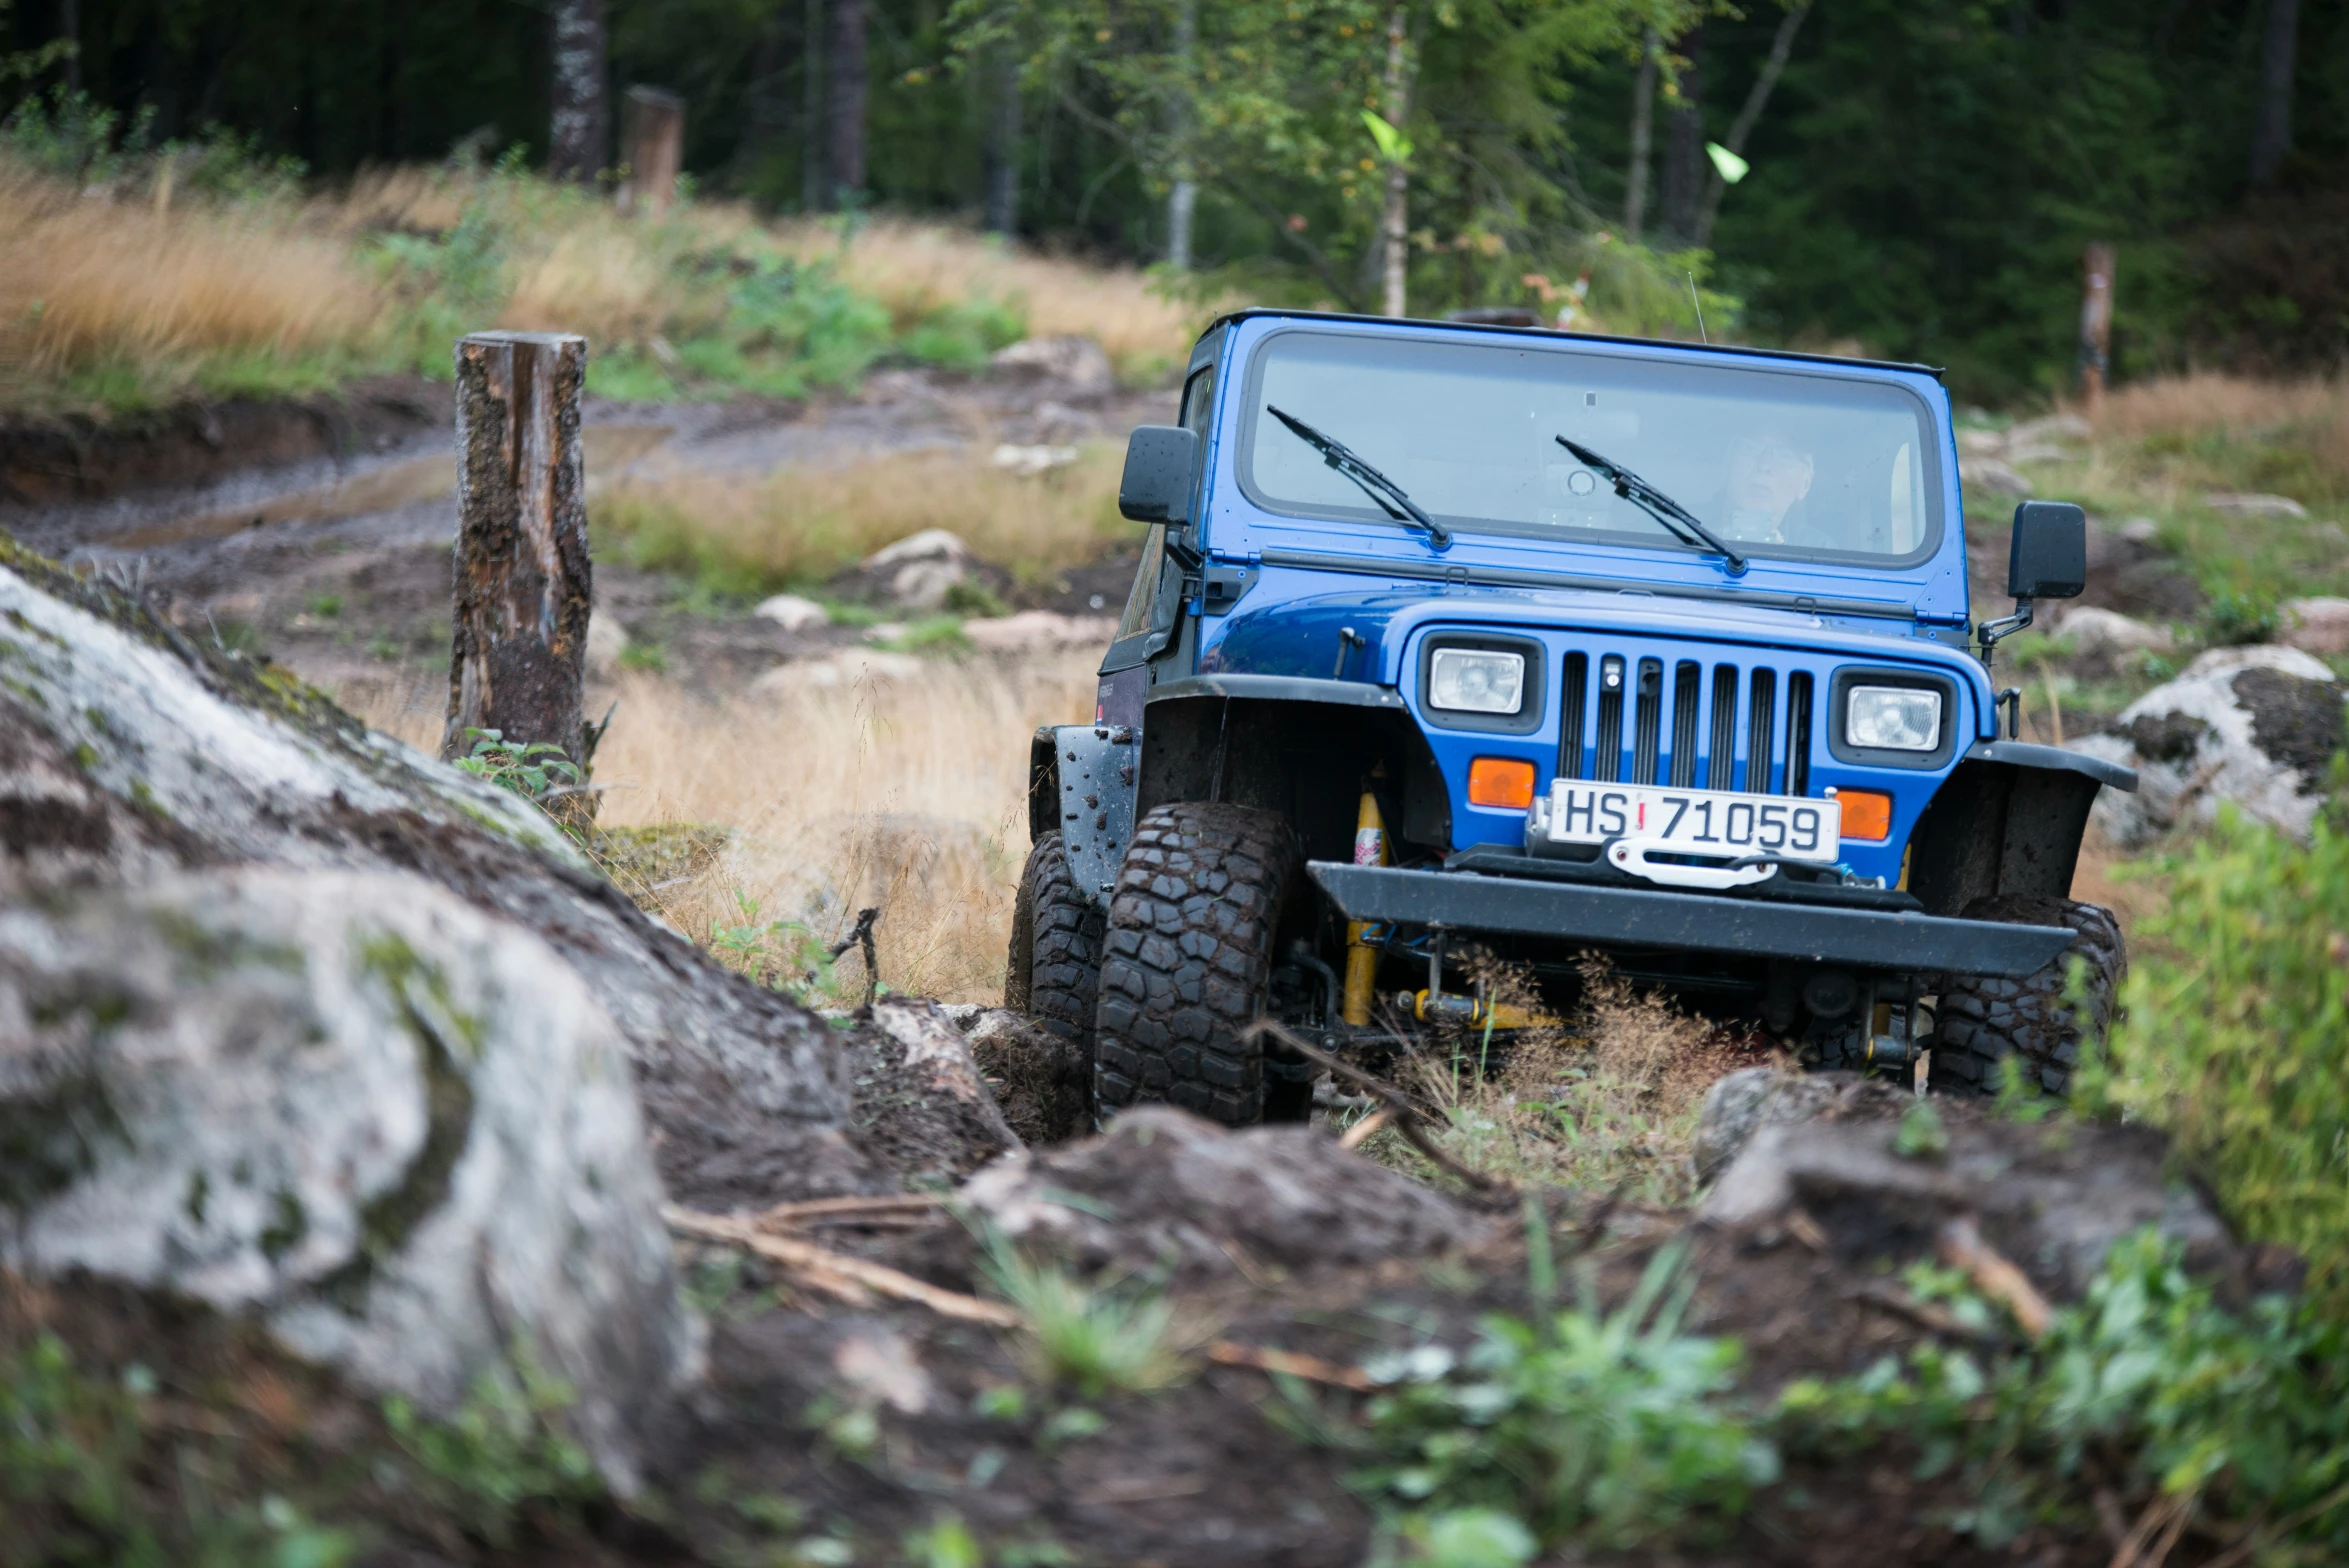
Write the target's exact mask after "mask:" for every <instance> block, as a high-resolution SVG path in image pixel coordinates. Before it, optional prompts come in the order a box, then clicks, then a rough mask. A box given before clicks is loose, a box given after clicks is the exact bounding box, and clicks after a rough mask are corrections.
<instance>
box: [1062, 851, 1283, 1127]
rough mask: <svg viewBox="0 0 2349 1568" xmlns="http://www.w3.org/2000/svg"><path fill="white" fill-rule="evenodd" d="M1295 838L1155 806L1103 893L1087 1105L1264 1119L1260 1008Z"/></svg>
mask: <svg viewBox="0 0 2349 1568" xmlns="http://www.w3.org/2000/svg"><path fill="white" fill-rule="evenodd" d="M1300 860H1301V857H1300V855H1299V852H1298V848H1297V840H1296V835H1295V834H1294V833H1292V832H1291V831H1290V829H1289V825H1288V823H1287V821H1286V820H1284V819H1283V818H1282V817H1281V816H1279V815H1278V814H1277V813H1274V812H1270V811H1261V810H1258V809H1256V808H1254V807H1249V806H1229V805H1221V804H1215V805H1199V804H1193V805H1179V806H1159V807H1155V808H1153V809H1152V810H1151V812H1150V813H1149V815H1147V816H1145V817H1144V818H1143V819H1142V822H1141V825H1140V826H1139V827H1137V828H1136V829H1135V830H1134V838H1133V842H1132V843H1131V844H1130V845H1129V846H1128V847H1127V849H1126V858H1125V863H1124V864H1123V865H1122V866H1120V867H1119V868H1118V874H1117V886H1116V889H1115V891H1114V892H1113V893H1112V895H1111V897H1110V903H1109V928H1108V932H1107V935H1106V937H1105V938H1104V945H1105V948H1106V951H1105V953H1104V955H1103V958H1102V963H1101V1003H1100V1010H1099V1013H1098V1015H1097V1019H1098V1027H1097V1029H1096V1031H1095V1039H1096V1054H1095V1056H1094V1070H1093V1098H1094V1103H1095V1105H1096V1106H1097V1107H1098V1108H1099V1110H1100V1113H1101V1114H1102V1115H1104V1116H1107V1115H1110V1114H1112V1113H1114V1112H1116V1111H1117V1110H1120V1109H1122V1108H1123V1107H1125V1106H1128V1105H1133V1104H1136V1103H1138V1102H1140V1101H1144V1100H1168V1101H1171V1102H1173V1103H1174V1104H1176V1105H1179V1106H1181V1107H1182V1108H1183V1109H1185V1110H1187V1111H1195V1112H1197V1113H1198V1114H1199V1115H1201V1116H1205V1117H1208V1118H1210V1119H1211V1120H1214V1121H1218V1122H1221V1123H1223V1125H1225V1126H1226V1127H1247V1126H1253V1125H1254V1124H1255V1123H1257V1122H1260V1121H1262V1120H1263V1119H1264V1100H1265V1092H1264V1091H1265V1073H1264V1048H1263V1042H1262V1041H1260V1040H1250V1039H1248V1038H1247V1037H1246V1035H1245V1033H1244V1031H1245V1030H1246V1029H1247V1026H1248V1025H1249V1024H1250V1023H1251V1022H1253V1021H1254V1020H1255V1019H1256V1017H1257V1016H1258V1015H1259V1014H1260V1013H1261V1012H1262V1011H1263V1010H1264V1000H1265V993H1266V983H1267V981H1268V980H1269V978H1270V976H1271V973H1272V959H1273V952H1274V946H1273V944H1274V940H1275V938H1276V935H1277V933H1278V932H1279V929H1280V921H1281V915H1282V913H1283V911H1284V909H1285V908H1286V906H1287V903H1288V899H1289V894H1290V891H1291V889H1292V888H1293V887H1294V886H1295V884H1296V880H1297V871H1298V867H1299V864H1300Z"/></svg>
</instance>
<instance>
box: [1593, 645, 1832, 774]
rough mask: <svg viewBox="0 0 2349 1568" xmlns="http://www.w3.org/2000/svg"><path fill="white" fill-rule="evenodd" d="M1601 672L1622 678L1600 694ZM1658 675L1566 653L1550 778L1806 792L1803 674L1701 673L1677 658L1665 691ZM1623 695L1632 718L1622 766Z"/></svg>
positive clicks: (1756, 669)
mask: <svg viewBox="0 0 2349 1568" xmlns="http://www.w3.org/2000/svg"><path fill="white" fill-rule="evenodd" d="M1603 665H1612V666H1614V667H1615V668H1617V669H1619V670H1620V671H1621V672H1622V676H1623V678H1622V679H1619V680H1618V681H1617V682H1616V683H1615V684H1614V685H1613V686H1609V685H1607V684H1606V683H1605V682H1604V681H1602V680H1601V679H1600V678H1599V671H1600V669H1601V667H1602V666H1603ZM1666 676H1667V671H1666V666H1665V662H1664V660H1662V659H1660V658H1654V657H1632V656H1628V655H1618V656H1609V655H1606V654H1599V655H1596V656H1594V655H1592V654H1589V653H1584V652H1580V651H1577V652H1573V653H1569V654H1567V655H1566V664H1565V669H1564V671H1563V672H1562V677H1561V679H1560V681H1559V692H1560V703H1559V712H1558V720H1559V733H1560V735H1561V736H1562V737H1563V741H1562V744H1561V745H1560V747H1559V756H1558V776H1559V777H1560V778H1569V779H1579V778H1589V779H1592V780H1594V781H1599V782H1607V783H1622V784H1666V785H1670V786H1673V787H1676V788H1680V789H1744V790H1748V791H1750V792H1752V793H1755V794H1770V793H1783V794H1788V795H1805V794H1808V793H1810V787H1811V703H1812V698H1813V692H1814V686H1813V681H1812V678H1811V673H1810V671H1808V670H1794V671H1791V672H1788V673H1786V674H1785V675H1784V676H1783V678H1782V677H1781V674H1780V672H1779V671H1777V670H1775V669H1772V668H1770V667H1769V666H1767V665H1756V666H1753V667H1751V668H1745V667H1741V666H1739V665H1735V664H1715V665H1712V666H1710V667H1708V666H1706V665H1704V664H1702V663H1700V662H1698V661H1697V660H1695V659H1681V660H1677V661H1675V662H1674V663H1673V664H1672V666H1671V668H1670V671H1669V676H1670V678H1669V681H1668V682H1667V679H1666ZM1667 685H1669V692H1667V689H1666V688H1667ZM1626 687H1628V688H1630V690H1629V706H1630V718H1631V723H1630V726H1629V728H1630V731H1631V733H1630V754H1629V757H1628V758H1626V756H1625V748H1624V742H1625V736H1624V729H1625V724H1624V709H1625V697H1626V692H1625V688H1626ZM1667 710H1668V711H1669V717H1670V720H1671V729H1670V732H1669V733H1670V737H1671V739H1670V744H1669V746H1668V747H1667V745H1666V744H1665V735H1666V730H1665V719H1666V717H1667ZM1741 729H1742V731H1743V734H1744V738H1745V745H1744V747H1743V750H1744V753H1745V757H1744V760H1745V762H1746V764H1747V765H1746V767H1745V768H1744V769H1743V770H1740V768H1739V766H1738V764H1739V761H1740V758H1739V756H1738V752H1739V749H1740V748H1739V746H1738V737H1739V733H1740V731H1741ZM1627 764H1628V765H1627Z"/></svg>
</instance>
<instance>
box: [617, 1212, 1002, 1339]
mask: <svg viewBox="0 0 2349 1568" xmlns="http://www.w3.org/2000/svg"><path fill="white" fill-rule="evenodd" d="M661 1218H662V1219H664V1220H666V1221H667V1222H668V1225H669V1229H671V1230H672V1231H675V1232H676V1233H677V1234H678V1235H680V1236H690V1237H692V1238H693V1239H694V1240H696V1241H715V1242H721V1243H723V1244H725V1245H727V1246H730V1247H740V1248H742V1249H744V1250H745V1251H748V1252H753V1253H756V1254H757V1255H758V1256H760V1257H762V1258H765V1259H767V1260H768V1261H769V1262H771V1263H780V1264H781V1265H783V1266H784V1267H785V1268H787V1269H790V1270H791V1271H792V1272H793V1273H795V1274H798V1275H801V1276H802V1277H804V1278H806V1279H807V1281H808V1283H810V1284H812V1285H814V1286H816V1287H817V1288H818V1289H822V1290H832V1291H833V1293H834V1294H838V1293H839V1292H838V1291H837V1290H836V1289H835V1288H834V1287H835V1284H836V1283H838V1282H846V1283H848V1284H853V1285H859V1286H862V1287H863V1288H865V1289H866V1290H870V1291H872V1292H873V1293H874V1294H876V1295H881V1296H888V1297H891V1298H892V1299H894V1300H898V1301H910V1302H913V1303H915V1304H916V1305H919V1306H924V1307H928V1308H929V1309H930V1310H931V1311H932V1312H935V1313H937V1314H938V1315H939V1316H940V1317H947V1318H960V1319H961V1320H962V1321H964V1322H966V1323H985V1324H988V1325H990V1326H992V1327H995V1328H1017V1327H1019V1325H1020V1322H1021V1318H1020V1315H1019V1314H1018V1313H1017V1312H1014V1311H1013V1310H1012V1309H1011V1308H1009V1307H1007V1306H1005V1305H1003V1304H1002V1303H1001V1302H998V1301H981V1300H980V1299H979V1298H978V1297H976V1296H966V1295H963V1294H961V1293H960V1292H959V1291H952V1290H940V1289H939V1288H938V1287H937V1286H935V1285H931V1284H928V1283H925V1282H924V1281H922V1280H918V1279H915V1278H914V1277H913V1276H912V1275H911V1274H905V1273H900V1272H899V1271H898V1270H896V1269H893V1268H889V1267H887V1266H885V1265H883V1264H879V1263H868V1262H866V1261H865V1260H864V1259H863V1258H852V1257H850V1256H849V1255H848V1254H847V1253H845V1252H834V1251H832V1250H830V1249H829V1248H826V1247H819V1246H816V1245H814V1244H813V1243H812V1242H805V1241H796V1240H794V1239H792V1238H791V1237H788V1236H776V1235H770V1234H769V1233H767V1232H766V1231H762V1230H760V1229H759V1228H758V1224H757V1222H756V1221H754V1220H744V1219H734V1218H731V1217H729V1216H726V1215H722V1214H704V1213H702V1212H700V1211H699V1210H697V1209H684V1208H679V1207H678V1206H677V1205H676V1204H673V1203H671V1204H664V1205H663V1206H662V1208H661Z"/></svg>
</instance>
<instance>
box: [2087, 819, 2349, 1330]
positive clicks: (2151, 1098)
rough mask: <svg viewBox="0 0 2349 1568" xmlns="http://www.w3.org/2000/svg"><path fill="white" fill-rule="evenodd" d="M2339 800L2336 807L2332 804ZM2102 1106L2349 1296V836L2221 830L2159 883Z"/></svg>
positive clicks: (2090, 1089)
mask: <svg viewBox="0 0 2349 1568" xmlns="http://www.w3.org/2000/svg"><path fill="white" fill-rule="evenodd" d="M2338 798H2339V797H2338V796H2336V799H2338ZM2162 869H2163V873H2164V875H2165V877H2166V882H2167V896H2166V897H2165V898H2163V899H2162V900H2160V901H2159V902H2158V904H2156V905H2154V906H2153V907H2152V908H2150V909H2149V910H2148V912H2147V913H2146V915H2145V916H2144V917H2143V919H2142V920H2141V921H2140V922H2139V924H2138V926H2137V929H2136V935H2135V941H2134V946H2135V948H2136V953H2135V955H2134V963H2133V965H2132V968H2131V972H2130V975H2129V979H2128V982H2127V984H2126V985H2125V986H2124V988H2123V990H2122V993H2121V999H2122V1006H2123V1008H2124V1009H2125V1014H2124V1017H2123V1019H2122V1021H2121V1023H2120V1024H2119V1025H2118V1026H2117V1027H2116V1028H2115V1029H2114V1031H2113V1037H2112V1040H2111V1043H2110V1049H2109V1051H2108V1053H2107V1056H2108V1060H2107V1061H2106V1062H2104V1063H2102V1064H2100V1065H2098V1066H2097V1068H2096V1069H2095V1070H2094V1071H2093V1072H2091V1073H2090V1074H2087V1075H2084V1078H2085V1081H2084V1082H2083V1084H2082V1085H2081V1092H2084V1093H2085V1094H2086V1095H2087V1096H2088V1098H2089V1101H2090V1103H2101V1104H2109V1105H2111V1106H2113V1107H2114V1108H2117V1109H2120V1110H2124V1111H2127V1112H2129V1113H2130V1114H2132V1115H2135V1116H2139V1117H2141V1118H2143V1119H2145V1120H2148V1121H2151V1122H2154V1123H2156V1124H2158V1125H2161V1126H2164V1127H2166V1128H2167V1129H2168V1130H2169V1131H2170V1133H2171V1134H2172V1136H2174V1137H2175V1138H2177V1140H2178V1141H2179V1143H2180V1144H2181V1145H2182V1147H2183V1148H2184V1150H2185V1151H2186V1153H2187V1154H2189V1155H2190V1156H2191V1157H2193V1158H2194V1159H2196V1160H2197V1161H2199V1162H2200V1163H2201V1164H2202V1166H2203V1168H2204V1169H2206V1170H2207V1171H2208V1172H2209V1173H2210V1174H2211V1176H2212V1177H2213V1178H2214V1180H2215V1184H2216V1186H2217V1189H2218V1194H2219V1197H2220V1199H2221V1201H2222V1203H2223V1204H2224V1206H2225V1208H2226V1210H2227V1212H2228V1214H2229V1215H2230V1216H2231V1217H2232V1218H2233V1219H2234V1220H2235V1221H2236V1222H2237V1223H2238V1224H2239V1225H2241V1226H2242V1227H2243V1229H2244V1231H2245V1232H2246V1233H2247V1234H2249V1235H2250V1236H2252V1237H2253V1238H2255V1239H2259V1240H2266V1241H2276V1242H2282V1243H2284V1244H2286V1245H2289V1246H2291V1247H2295V1248H2297V1249H2299V1251H2300V1252H2301V1253H2302V1254H2303V1255H2304V1256H2305V1257H2306V1258H2307V1259H2308V1262H2309V1266H2310V1272H2311V1276H2312V1278H2311V1284H2312V1287H2313V1288H2315V1289H2316V1290H2318V1291H2319V1292H2320V1293H2322V1294H2324V1295H2326V1296H2327V1297H2329V1298H2330V1299H2332V1300H2334V1301H2335V1302H2338V1301H2340V1300H2341V1299H2342V1293H2343V1291H2344V1290H2345V1289H2349V1181H2345V1180H2344V1178H2343V1174H2342V1150H2343V1147H2344V1144H2345V1143H2349V935H2345V934H2344V933H2349V833H2345V832H2344V831H2343V830H2342V828H2341V826H2340V825H2339V824H2338V823H2337V822H2333V821H2328V820H2325V819H2323V818H2320V819H2319V821H2318V822H2317V824H2316V829H2315V833H2314V836H2313V838H2312V839H2311V841H2310V842H2309V843H2308V845H2306V846H2305V847H2303V846H2301V845H2299V844H2297V843H2295V842H2293V841H2292V839H2291V838H2290V837H2289V836H2287V835H2285V834H2283V833H2279V832H2277V831H2275V830H2273V829H2270V828H2266V827H2262V826H2256V825H2253V824H2249V823H2245V822H2242V821H2239V820H2237V819H2236V818H2235V817H2234V816H2233V814H2232V813H2231V812H2230V813H2227V814H2225V815H2223V816H2222V819H2221V821H2220V824H2219V827H2218V829H2217V831H2216V832H2215V833H2213V834H2212V835H2211V836H2210V837H2208V838H2207V839H2204V840H2203V841H2201V842H2199V843H2197V844H2195V845H2194V846H2193V847H2192V848H2191V849H2190V850H2189V851H2187V852H2186V853H2185V854H2184V855H2183V856H2181V857H2179V858H2178V859H2176V860H2174V861H2171V862H2170V863H2168V864H2167V865H2166V866H2165V867H2163V868H2162Z"/></svg>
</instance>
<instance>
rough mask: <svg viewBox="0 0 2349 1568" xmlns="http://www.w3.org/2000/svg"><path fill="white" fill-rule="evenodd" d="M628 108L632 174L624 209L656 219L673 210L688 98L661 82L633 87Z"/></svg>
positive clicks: (624, 187) (626, 136) (625, 191)
mask: <svg viewBox="0 0 2349 1568" xmlns="http://www.w3.org/2000/svg"><path fill="white" fill-rule="evenodd" d="M624 112H625V117H626V118H625V124H626V129H625V131H624V132H623V139H624V141H625V142H626V144H627V154H626V157H625V159H624V160H623V161H624V162H626V164H627V165H628V179H627V181H626V182H625V183H624V184H622V185H621V187H620V210H621V211H622V212H636V211H639V210H641V211H642V212H643V213H644V214H645V216H647V217H651V218H657V217H659V216H660V215H661V214H662V213H664V212H666V211H668V210H669V203H670V201H671V200H672V199H674V198H675V196H676V194H677V176H678V174H679V173H680V172H681V171H682V169H683V168H684V165H685V100H684V99H682V98H680V97H678V96H677V95H676V94H675V93H665V92H662V91H661V90H660V89H659V88H658V87H631V88H629V89H628V102H627V106H626V109H625V111H624Z"/></svg>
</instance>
